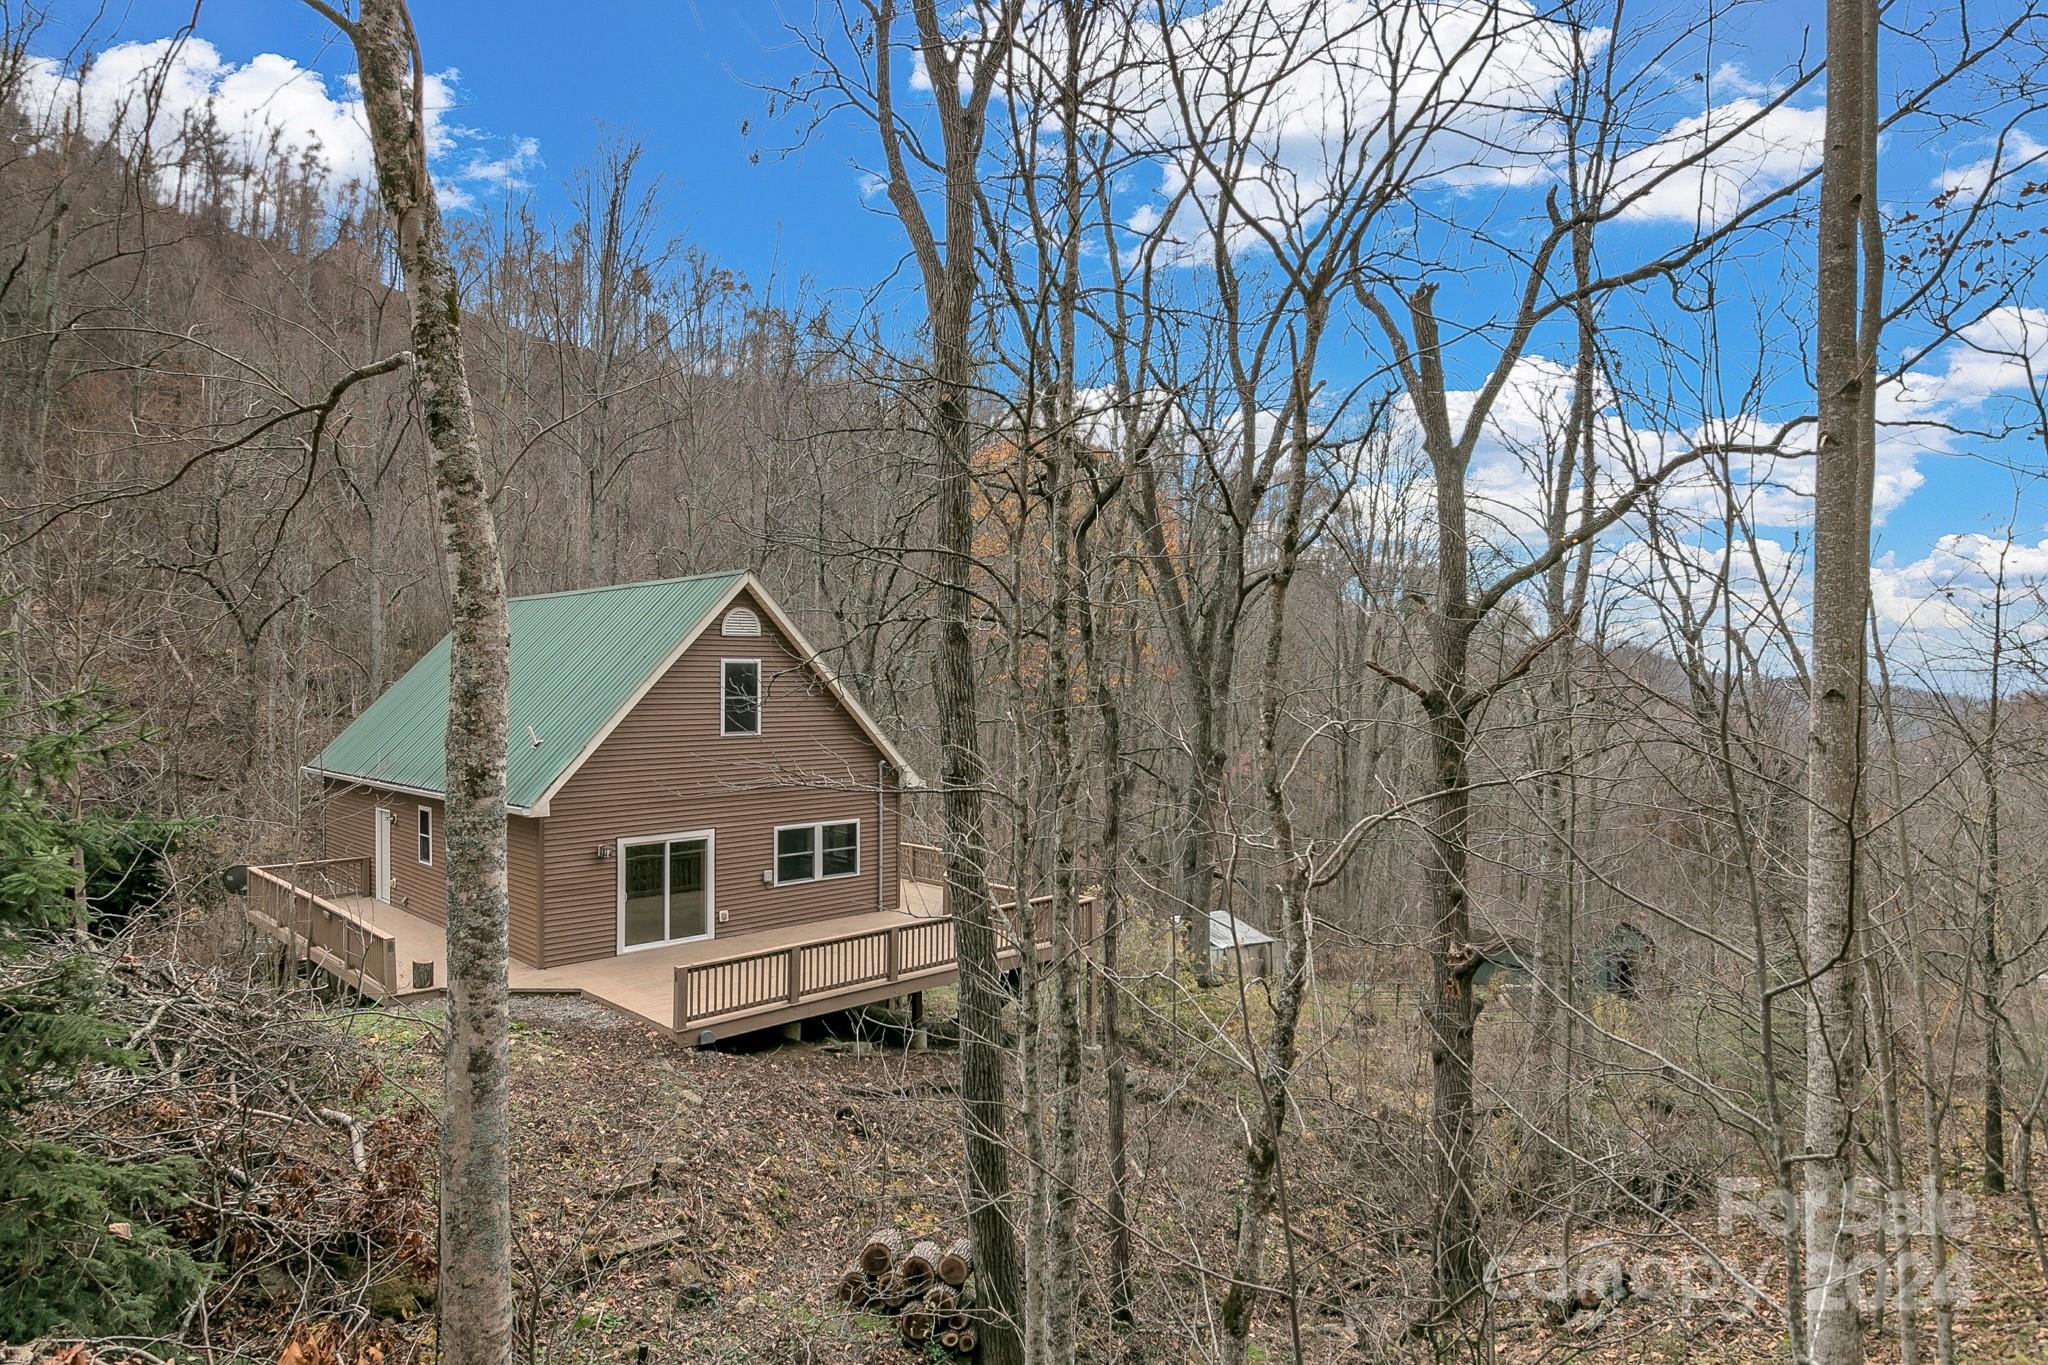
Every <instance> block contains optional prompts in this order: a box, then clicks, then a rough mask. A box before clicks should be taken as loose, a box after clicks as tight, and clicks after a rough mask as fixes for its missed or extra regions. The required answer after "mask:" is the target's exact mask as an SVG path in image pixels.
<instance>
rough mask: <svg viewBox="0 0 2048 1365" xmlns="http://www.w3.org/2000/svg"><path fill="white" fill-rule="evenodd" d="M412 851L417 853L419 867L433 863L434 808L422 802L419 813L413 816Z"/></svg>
mask: <svg viewBox="0 0 2048 1365" xmlns="http://www.w3.org/2000/svg"><path fill="white" fill-rule="evenodd" d="M412 828H413V845H412V848H413V852H414V853H416V854H418V855H419V860H420V866H421V867H432V866H433V865H434V808H433V807H432V806H429V805H425V804H422V805H421V806H420V808H419V814H418V815H416V816H414V817H413V824H412Z"/></svg>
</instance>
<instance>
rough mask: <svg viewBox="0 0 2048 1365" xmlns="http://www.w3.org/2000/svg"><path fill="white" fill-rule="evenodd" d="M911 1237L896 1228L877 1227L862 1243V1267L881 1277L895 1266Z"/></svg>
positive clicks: (869, 1272)
mask: <svg viewBox="0 0 2048 1365" xmlns="http://www.w3.org/2000/svg"><path fill="white" fill-rule="evenodd" d="M908 1245H910V1239H909V1238H908V1237H905V1236H904V1235H903V1233H902V1232H901V1231H899V1230H898V1229H896V1228H876V1229H875V1230H874V1231H873V1232H871V1233H869V1234H868V1236H867V1241H866V1242H864V1243H863V1244H862V1245H861V1249H860V1268H861V1269H862V1270H864V1271H866V1272H867V1273H868V1274H870V1275H873V1276H875V1277H877V1278H880V1277H881V1276H883V1275H886V1274H888V1273H889V1272H890V1271H891V1270H892V1269H894V1268H895V1265H896V1262H897V1261H898V1260H899V1259H901V1258H902V1256H903V1250H904V1248H905V1247H907V1246H908Z"/></svg>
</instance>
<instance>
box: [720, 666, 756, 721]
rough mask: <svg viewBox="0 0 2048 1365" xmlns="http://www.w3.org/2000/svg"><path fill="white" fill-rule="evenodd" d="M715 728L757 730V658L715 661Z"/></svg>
mask: <svg viewBox="0 0 2048 1365" xmlns="http://www.w3.org/2000/svg"><path fill="white" fill-rule="evenodd" d="M719 699H720V704H719V719H718V732H719V733H720V734H723V735H758V734H760V733H761V661H760V660H759V659H726V660H724V661H722V662H721V664H720V665H719Z"/></svg>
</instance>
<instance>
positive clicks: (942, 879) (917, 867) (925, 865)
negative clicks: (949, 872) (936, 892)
mask: <svg viewBox="0 0 2048 1365" xmlns="http://www.w3.org/2000/svg"><path fill="white" fill-rule="evenodd" d="M896 847H897V850H898V851H899V852H900V853H901V854H902V855H903V880H905V881H907V882H924V883H925V884H927V885H929V886H944V885H945V884H946V855H945V853H944V852H943V851H942V850H940V849H937V848H934V847H933V846H932V845H930V844H898V845H897V846H896Z"/></svg>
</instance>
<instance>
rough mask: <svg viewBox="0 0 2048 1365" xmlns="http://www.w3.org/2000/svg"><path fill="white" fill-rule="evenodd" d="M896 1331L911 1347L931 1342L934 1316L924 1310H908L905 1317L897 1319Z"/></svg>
mask: <svg viewBox="0 0 2048 1365" xmlns="http://www.w3.org/2000/svg"><path fill="white" fill-rule="evenodd" d="M896 1330H897V1331H899V1332H901V1333H902V1334H903V1339H904V1340H905V1341H907V1342H909V1343H910V1344H911V1345H913V1346H916V1345H919V1344H920V1343H923V1342H927V1341H930V1340H931V1338H932V1315H931V1314H929V1313H927V1312H925V1311H924V1310H923V1309H922V1308H906V1309H904V1310H903V1316H902V1317H900V1318H898V1319H896Z"/></svg>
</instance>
